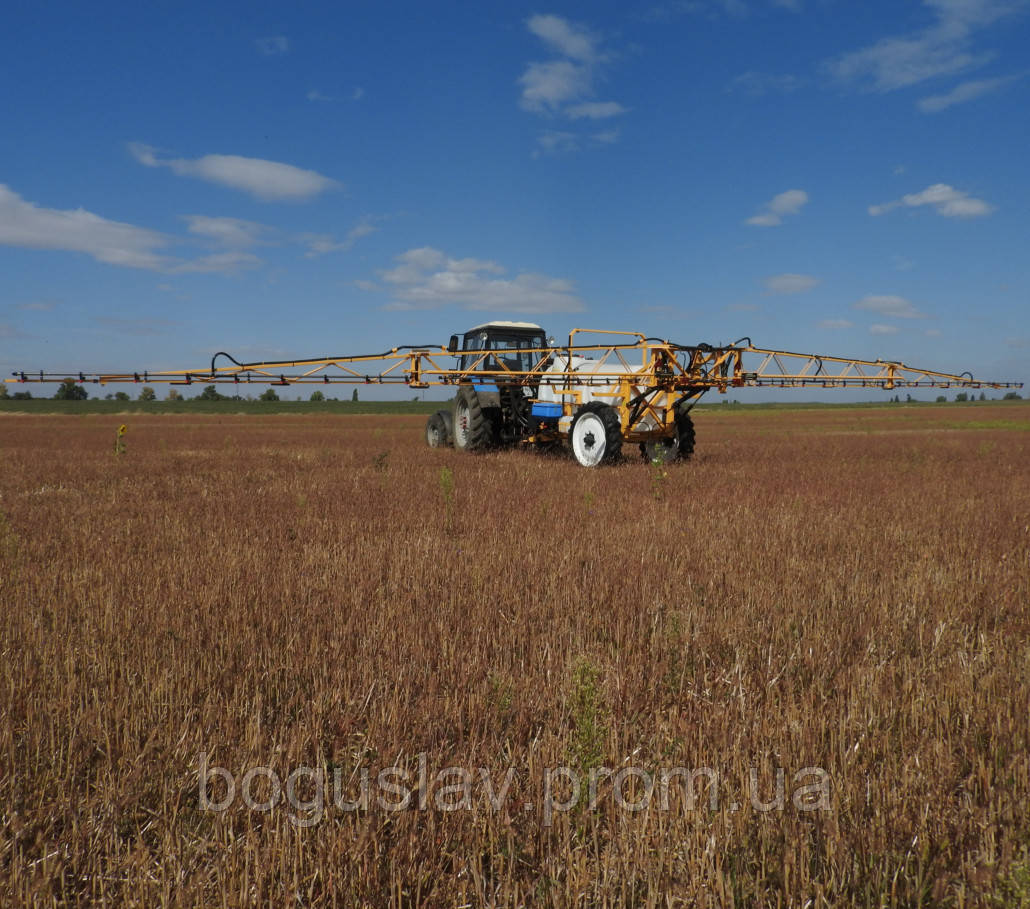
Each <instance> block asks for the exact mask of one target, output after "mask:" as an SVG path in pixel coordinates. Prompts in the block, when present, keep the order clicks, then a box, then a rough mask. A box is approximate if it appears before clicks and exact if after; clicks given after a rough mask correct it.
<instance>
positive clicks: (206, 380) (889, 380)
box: [6, 329, 1023, 397]
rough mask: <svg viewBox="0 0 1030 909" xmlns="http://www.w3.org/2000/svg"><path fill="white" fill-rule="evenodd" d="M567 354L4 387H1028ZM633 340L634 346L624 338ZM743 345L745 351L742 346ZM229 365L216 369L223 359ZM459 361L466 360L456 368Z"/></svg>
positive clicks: (742, 361) (37, 378) (652, 348)
mask: <svg viewBox="0 0 1030 909" xmlns="http://www.w3.org/2000/svg"><path fill="white" fill-rule="evenodd" d="M581 331H584V330H581V329H576V330H574V331H573V332H572V333H571V334H570V335H569V343H568V344H567V345H564V346H561V347H547V348H539V349H534V350H524V349H522V350H519V351H518V353H520V354H522V355H523V356H524V357H525V356H526V355H529V359H528V360H526V359H523V360H521V361H520V362H521V363H522V364H523V365H524V364H525V363H526V362H533V364H534V365H532V367H531V368H512V367H511V366H510V362H511V361H509V360H507V359H506V358H505V356H504V354H505V350H503V349H499V350H475V351H472V350H459V351H451V350H449V349H447V348H445V347H434V346H428V345H427V346H417V345H411V346H406V347H395V348H392V349H391V350H389V351H386V352H385V353H381V354H364V355H358V356H341V357H313V358H309V359H303V360H275V361H268V362H254V363H240V362H239V361H237V360H236V359H234V358H233V357H231V356H230V355H229V354H227V353H218V354H216V355H215V356H214V357H213V358H212V360H211V365H210V367H209V368H200V369H193V370H169V371H158V372H150V371H146V370H144V371H140V372H112V373H83V372H78V373H52V372H42V371H41V372H27V371H26V372H20V371H19V372H15V373H14V374H13V377H12V378H10V379H7V380H6V381H7V382H8V383H20V382H44V383H47V382H49V383H61V382H65V381H67V380H69V379H71V380H72V381H74V382H78V383H94V384H100V385H104V384H107V383H135V384H172V385H192V384H194V383H199V384H203V385H210V384H233V385H240V384H261V385H334V384H343V385H406V386H409V387H412V388H427V387H429V386H432V385H457V384H459V383H461V382H468V381H470V380H473V379H475V380H477V381H484V380H485V381H492V382H500V383H504V384H510V385H523V386H533V387H534V388H539V387H540V386H548V387H552V388H555V389H562V388H564V389H571V388H573V387H579V386H610V385H612V384H613V383H623V384H627V385H629V386H632V387H633V388H635V389H637V390H638V392H640V393H643V392H646V391H649V390H663V391H666V392H682V393H683V394H684V395H688V396H690V397H695V396H698V395H700V394H702V393H704V392H705V391H709V390H716V391H719V392H725V391H727V389H729V388H744V387H777V388H797V387H816V388H856V387H857V388H883V389H895V388H952V387H961V388H1022V387H1023V383H1022V382H997V381H987V380H980V379H975V378H974V377H973V376H972V374H970V373H968V372H965V373H961V374H958V375H955V374H952V373H947V372H940V371H938V370H931V369H917V368H914V367H910V366H906V365H905V364H904V363H899V362H893V361H887V360H861V359H853V358H845V357H833V356H823V355H821V354H806V353H796V352H793V351H787V350H772V349H768V348H763V347H754V346H753V345H752V344H751V339H750V338H742V339H741V340H740V341H738V342H736V343H735V344H732V345H727V346H712V345H709V344H695V345H684V344H676V343H673V342H671V341H663V340H658V339H655V338H645V337H644V336H643V335H640V334H636V333H627V332H597V331H593V330H587V333H590V334H617V335H620V338H619V339H618V341H616V342H615V343H611V344H574V343H573V341H574V340H575V337H574V336H575V335H576V334H577V333H578V332H581ZM626 334H632V335H633V336H634V337H636V338H637V340H636V341H634V342H632V343H630V342H625V341H623V340H622V337H621V336H625V335H626ZM745 341H746V342H747V343H746V344H745V343H743V342H745ZM221 357H224V358H226V359H227V360H229V361H230V362H229V364H228V365H221V366H219V365H217V363H218V360H219V358H221ZM453 357H462V358H463V360H462V361H459V362H461V366H460V368H459V367H458V366H457V365H456V364H455V363H454V362H453V360H452V358H453Z"/></svg>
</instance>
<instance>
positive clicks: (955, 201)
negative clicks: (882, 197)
mask: <svg viewBox="0 0 1030 909" xmlns="http://www.w3.org/2000/svg"><path fill="white" fill-rule="evenodd" d="M924 205H930V206H932V207H933V209H934V211H936V212H937V214H939V215H942V216H943V217H945V218H981V217H983V216H984V215H989V214H990V213H991V212H992V211H994V208H993V206H991V205H988V204H987V203H986V202H984V201H983V200H982V199H975V198H973V197H972V196H970V195H969V193H967V192H963V191H962V190H959V189H955V188H954V187H951V186H948V184H946V183H935V184H934V185H933V186H928V187H927V188H926V189H924V190H923V191H922V192H919V193H908V194H907V195H904V196H902V197H901V198H900V199H895V200H894V201H893V202H884V203H882V204H881V205H870V206H869V214H871V215H873V216H874V217H876V216H878V215H885V214H887V212H889V211H893V210H894V209H896V208H901V207H907V208H920V207H922V206H924Z"/></svg>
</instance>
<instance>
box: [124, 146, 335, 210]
mask: <svg viewBox="0 0 1030 909" xmlns="http://www.w3.org/2000/svg"><path fill="white" fill-rule="evenodd" d="M129 151H130V152H131V153H132V155H133V157H134V158H135V159H136V160H137V161H139V163H140V164H144V165H146V166H147V167H167V168H169V169H170V170H171V171H172V173H174V174H176V175H177V176H180V177H196V178H198V179H200V180H206V181H208V182H209V183H218V184H220V185H221V186H228V187H230V188H232V189H239V190H242V191H243V192H247V193H250V194H251V195H252V196H254V197H255V198H257V199H260V200H262V201H265V202H270V201H287V200H290V201H292V200H300V199H310V198H312V197H313V196H317V195H318V194H319V193H322V192H325V191H327V190H330V189H336V188H338V187H339V186H340V184H339V183H337V182H336V181H335V180H332V179H330V178H329V177H326V176H323V175H322V174H319V173H316V172H315V171H313V170H303V169H302V168H299V167H294V166H293V165H292V164H283V163H281V162H279V161H265V160H263V159H261V158H245V157H242V156H241V155H204V156H203V157H201V158H195V159H192V160H189V159H186V158H166V159H161V158H158V156H157V153H156V150H155V149H154V148H152V147H151V146H149V145H143V144H141V143H139V142H133V143H131V144H130V145H129Z"/></svg>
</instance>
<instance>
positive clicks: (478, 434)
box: [453, 385, 494, 451]
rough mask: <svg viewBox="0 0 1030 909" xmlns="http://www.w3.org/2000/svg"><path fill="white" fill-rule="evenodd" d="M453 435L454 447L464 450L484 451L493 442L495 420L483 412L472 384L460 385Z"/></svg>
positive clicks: (455, 404) (456, 399)
mask: <svg viewBox="0 0 1030 909" xmlns="http://www.w3.org/2000/svg"><path fill="white" fill-rule="evenodd" d="M453 435H454V447H455V448H460V449H461V450H462V451H482V450H483V449H484V448H488V447H489V446H490V444H491V443H492V442H493V437H494V427H493V422H492V421H491V420H490V418H489V417H488V416H487V415H486V414H485V413H484V412H483V407H482V405H481V404H480V403H479V395H478V394H476V390H475V389H474V388H473V387H472V386H471V385H462V386H461V387H459V388H458V394H457V397H455V399H454V426H453Z"/></svg>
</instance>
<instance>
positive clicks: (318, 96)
mask: <svg viewBox="0 0 1030 909" xmlns="http://www.w3.org/2000/svg"><path fill="white" fill-rule="evenodd" d="M307 99H308V101H335V100H336V99H335V98H333V97H332V96H331V95H323V94H322V93H321V92H320V91H319V90H318V89H317V88H313V89H311V91H309V92H308V94H307Z"/></svg>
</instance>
